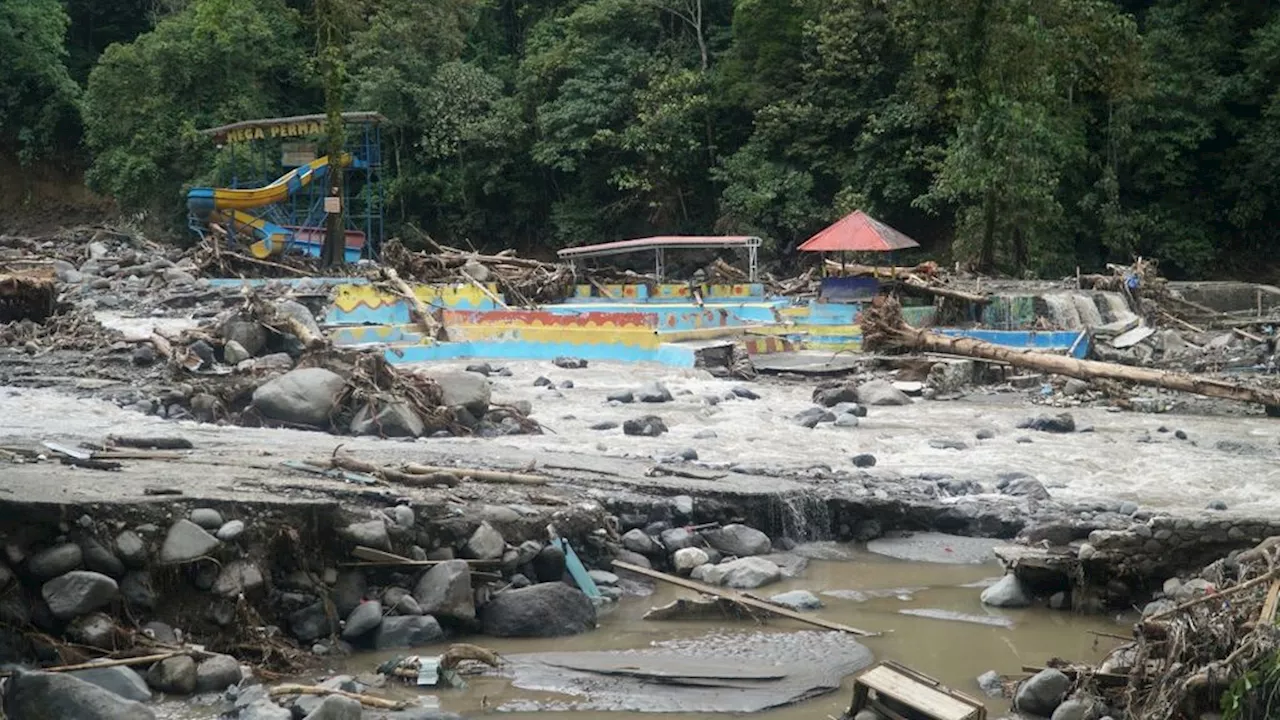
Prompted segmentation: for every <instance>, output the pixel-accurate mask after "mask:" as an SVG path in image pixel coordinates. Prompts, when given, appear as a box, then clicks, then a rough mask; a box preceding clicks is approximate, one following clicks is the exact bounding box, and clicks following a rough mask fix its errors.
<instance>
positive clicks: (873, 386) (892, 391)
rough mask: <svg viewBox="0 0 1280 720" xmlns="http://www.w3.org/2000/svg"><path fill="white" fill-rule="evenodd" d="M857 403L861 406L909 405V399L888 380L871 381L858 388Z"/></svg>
mask: <svg viewBox="0 0 1280 720" xmlns="http://www.w3.org/2000/svg"><path fill="white" fill-rule="evenodd" d="M858 402H860V403H862V404H863V405H910V404H911V398H909V397H907V395H906V393H904V392H902V391H901V390H899V389H898V388H896V387H894V386H893V383H891V382H889V381H888V380H872V381H871V382H869V383H863V384H862V385H859V386H858Z"/></svg>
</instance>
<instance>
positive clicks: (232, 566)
mask: <svg viewBox="0 0 1280 720" xmlns="http://www.w3.org/2000/svg"><path fill="white" fill-rule="evenodd" d="M265 582H266V581H265V579H264V578H263V577H262V571H261V570H259V569H258V566H257V565H255V564H254V563H253V561H252V560H233V561H232V562H229V563H227V564H226V565H223V566H222V570H221V571H220V572H219V573H218V578H217V579H216V580H214V581H213V593H214V594H215V595H220V596H222V597H224V598H235V597H237V596H239V595H241V594H244V595H245V596H246V597H251V596H253V595H256V594H257V593H258V592H259V591H261V590H262V589H263V588H264V585H265Z"/></svg>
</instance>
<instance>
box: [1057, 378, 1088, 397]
mask: <svg viewBox="0 0 1280 720" xmlns="http://www.w3.org/2000/svg"><path fill="white" fill-rule="evenodd" d="M1088 389H1089V382H1088V381H1087V380H1081V379H1079V378H1068V379H1067V382H1066V383H1064V384H1063V385H1062V394H1063V395H1066V396H1068V397H1070V396H1072V395H1079V394H1080V393H1083V392H1085V391H1086V390H1088Z"/></svg>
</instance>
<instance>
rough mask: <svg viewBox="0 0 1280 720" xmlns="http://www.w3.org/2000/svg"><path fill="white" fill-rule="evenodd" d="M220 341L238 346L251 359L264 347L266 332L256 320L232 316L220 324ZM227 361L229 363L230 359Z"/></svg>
mask: <svg viewBox="0 0 1280 720" xmlns="http://www.w3.org/2000/svg"><path fill="white" fill-rule="evenodd" d="M222 339H223V340H224V341H225V342H227V343H233V342H234V343H237V344H239V345H240V348H241V349H242V350H243V351H244V352H246V353H247V354H248V355H249V356H250V357H252V356H254V355H257V354H258V353H260V352H262V349H263V348H264V347H266V345H267V330H266V328H264V327H262V325H261V324H260V323H258V322H257V321H256V320H249V319H246V318H241V317H239V316H232V317H229V318H227V321H226V322H224V323H223V324H222ZM227 361H228V362H230V358H228V359H227Z"/></svg>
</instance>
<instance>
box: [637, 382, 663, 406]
mask: <svg viewBox="0 0 1280 720" xmlns="http://www.w3.org/2000/svg"><path fill="white" fill-rule="evenodd" d="M635 398H636V399H637V400H639V401H640V402H644V403H664V402H671V400H672V397H671V391H670V390H668V389H667V386H666V385H663V384H662V383H660V382H657V381H654V382H648V383H645V384H644V385H641V386H640V388H639V389H637V390H636V391H635Z"/></svg>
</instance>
